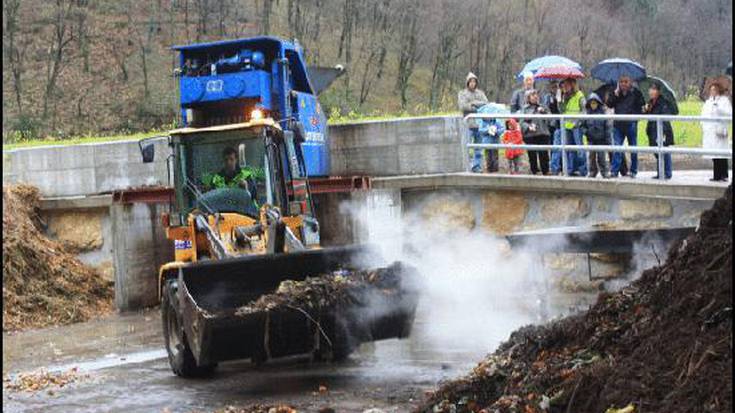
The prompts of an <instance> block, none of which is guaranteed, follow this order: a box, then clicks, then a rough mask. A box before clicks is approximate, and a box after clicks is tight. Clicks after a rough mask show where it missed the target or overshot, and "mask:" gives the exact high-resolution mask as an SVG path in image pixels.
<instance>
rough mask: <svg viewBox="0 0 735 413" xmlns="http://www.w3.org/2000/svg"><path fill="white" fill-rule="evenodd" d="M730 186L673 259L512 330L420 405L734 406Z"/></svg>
mask: <svg viewBox="0 0 735 413" xmlns="http://www.w3.org/2000/svg"><path fill="white" fill-rule="evenodd" d="M732 305H733V298H732V187H730V188H728V189H727V192H726V194H725V196H724V197H723V198H721V199H719V200H717V201H716V202H715V204H714V206H713V207H712V209H710V210H709V211H706V212H704V213H703V214H702V216H701V220H700V225H699V227H698V229H697V231H696V232H695V233H693V234H692V235H691V236H689V237H688V238H687V239H685V240H682V241H680V242H678V243H676V244H675V245H674V246H673V247H672V248H671V250H670V251H669V254H668V258H667V260H666V262H665V263H664V264H662V265H660V266H658V267H654V268H651V269H649V270H646V271H644V272H643V274H642V275H641V278H640V279H638V280H637V281H635V282H633V283H632V284H631V285H630V286H628V287H626V288H624V289H623V290H621V291H620V292H618V293H615V294H602V295H600V297H598V300H597V303H596V304H595V305H594V306H593V307H592V308H591V309H590V310H588V311H587V312H585V313H582V314H579V315H576V316H572V317H567V318H564V319H562V320H559V321H557V322H554V323H552V324H549V325H546V326H529V327H524V328H521V329H519V330H517V331H516V332H514V333H513V334H512V335H511V336H510V339H509V340H508V341H507V342H505V343H503V344H502V345H501V346H500V348H499V349H498V350H497V351H496V352H494V353H493V354H491V355H489V356H488V357H486V358H485V359H484V360H482V361H481V362H480V363H479V364H478V365H477V366H476V367H475V368H474V369H473V371H472V372H471V373H470V374H468V375H467V376H466V377H463V378H460V379H458V380H454V381H451V382H447V383H445V384H444V385H442V386H441V387H440V388H439V389H438V390H437V391H435V392H432V393H430V395H429V396H428V400H427V401H426V402H425V403H424V405H423V406H422V407H421V408H420V409H418V411H419V412H422V413H423V412H427V413H428V412H432V413H436V412H457V413H462V412H488V413H489V412H524V413H530V412H622V411H625V412H626V413H628V412H666V413H673V412H729V411H731V409H732V392H733V388H732V376H731V372H732Z"/></svg>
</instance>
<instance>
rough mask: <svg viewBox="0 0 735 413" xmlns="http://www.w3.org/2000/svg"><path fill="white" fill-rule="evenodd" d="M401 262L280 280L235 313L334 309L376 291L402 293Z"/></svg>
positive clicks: (391, 293)
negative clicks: (272, 290)
mask: <svg viewBox="0 0 735 413" xmlns="http://www.w3.org/2000/svg"><path fill="white" fill-rule="evenodd" d="M399 265H400V264H398V263H395V264H393V265H391V266H389V267H384V268H378V269H372V270H353V269H343V270H339V271H335V272H332V273H328V274H323V275H320V276H317V277H307V278H306V279H305V280H303V281H295V280H286V281H283V282H281V284H280V285H279V286H278V289H277V290H276V291H275V292H274V293H272V294H266V295H262V296H260V297H259V298H258V299H257V300H256V301H253V302H251V303H248V304H247V305H245V306H243V307H240V308H238V309H237V312H236V314H237V315H247V314H251V313H257V312H261V311H269V312H270V311H273V312H278V311H285V310H288V309H300V310H303V311H306V312H308V313H312V312H313V311H314V310H316V311H319V310H323V309H333V308H335V307H337V306H339V305H352V304H365V303H366V300H369V299H370V298H371V297H374V296H375V294H376V293H378V294H384V295H386V296H389V295H393V294H397V293H398V292H399V289H400V286H401V285H400V281H401V278H400V277H399V274H400V273H401V271H400V269H399V268H398V267H399ZM368 304H369V303H368Z"/></svg>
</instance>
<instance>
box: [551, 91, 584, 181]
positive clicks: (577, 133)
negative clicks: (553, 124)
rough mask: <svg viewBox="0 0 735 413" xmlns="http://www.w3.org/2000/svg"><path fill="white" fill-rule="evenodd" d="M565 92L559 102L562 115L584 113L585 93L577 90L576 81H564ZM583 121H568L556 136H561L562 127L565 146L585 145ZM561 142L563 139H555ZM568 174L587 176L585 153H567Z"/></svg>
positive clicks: (556, 132)
mask: <svg viewBox="0 0 735 413" xmlns="http://www.w3.org/2000/svg"><path fill="white" fill-rule="evenodd" d="M563 87H564V92H563V95H562V96H561V99H560V101H559V111H560V112H561V113H562V114H579V113H584V108H585V104H586V102H585V98H584V93H583V92H582V91H581V90H579V89H578V88H577V80H576V79H566V80H564V86H563ZM581 123H582V122H581V120H579V119H577V120H567V121H565V122H564V125H560V129H559V130H557V131H555V134H561V127H563V128H564V129H566V141H565V142H564V144H565V145H584V140H583V138H582V130H581V129H580V125H581ZM555 140H556V141H558V142H561V138H558V139H555ZM566 162H567V174H568V175H571V176H587V155H586V153H585V152H584V151H567V159H566Z"/></svg>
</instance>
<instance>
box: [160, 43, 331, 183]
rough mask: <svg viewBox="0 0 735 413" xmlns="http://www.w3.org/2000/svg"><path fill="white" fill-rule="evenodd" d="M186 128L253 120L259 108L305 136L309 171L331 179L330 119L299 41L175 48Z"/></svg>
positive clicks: (309, 173)
mask: <svg viewBox="0 0 735 413" xmlns="http://www.w3.org/2000/svg"><path fill="white" fill-rule="evenodd" d="M173 49H174V50H176V51H178V52H179V70H178V74H179V91H180V105H181V115H182V119H183V123H184V126H191V127H200V126H201V127H204V126H213V125H222V124H229V123H239V122H246V121H248V120H249V119H250V118H249V117H250V116H251V113H253V110H255V109H259V110H260V112H261V113H263V114H264V115H265V116H267V117H271V118H273V119H274V120H275V121H277V122H278V123H279V124H280V126H281V128H282V129H284V130H290V131H293V132H294V133H296V134H297V135H302V136H300V140H301V148H302V152H303V156H304V163H305V166H306V172H307V174H308V175H309V176H328V175H329V140H328V138H329V137H328V130H327V118H326V116H325V114H324V111H323V110H322V108H321V106H320V105H319V101H318V99H317V93H318V91H317V90H315V89H314V88H313V86H312V82H311V81H310V79H309V73H308V70H307V67H306V64H305V60H304V56H303V50H302V48H301V47H300V46H299V45H298V44H297V43H292V42H288V41H284V40H281V39H278V38H276V37H267V36H264V37H253V38H247V39H236V40H224V41H218V42H210V43H198V44H192V45H186V46H174V47H173Z"/></svg>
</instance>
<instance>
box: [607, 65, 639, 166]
mask: <svg viewBox="0 0 735 413" xmlns="http://www.w3.org/2000/svg"><path fill="white" fill-rule="evenodd" d="M645 103H646V102H645V100H644V99H643V94H642V93H641V91H640V90H638V89H637V88H636V87H634V86H633V80H632V79H631V77H630V76H628V75H622V76H620V78H619V79H618V87H617V88H615V91H613V93H612V95H610V97H609V100H608V104H609V105H610V107H611V108H613V109H614V110H615V114H616V115H639V114H641V112H642V111H643V105H645ZM625 140H627V141H628V146H637V145H638V122H637V121H628V120H619V121H615V122H614V123H613V143H614V145H616V146H623V142H624V141H625ZM622 158H623V154H622V153H621V152H615V153H614V154H613V159H612V165H611V167H610V173H611V175H612V176H613V177H617V176H618V173H619V171H620V164H621V163H622ZM637 173H638V154H637V153H631V154H630V172H629V174H628V176H629V177H631V178H635V177H636V174H637Z"/></svg>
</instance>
